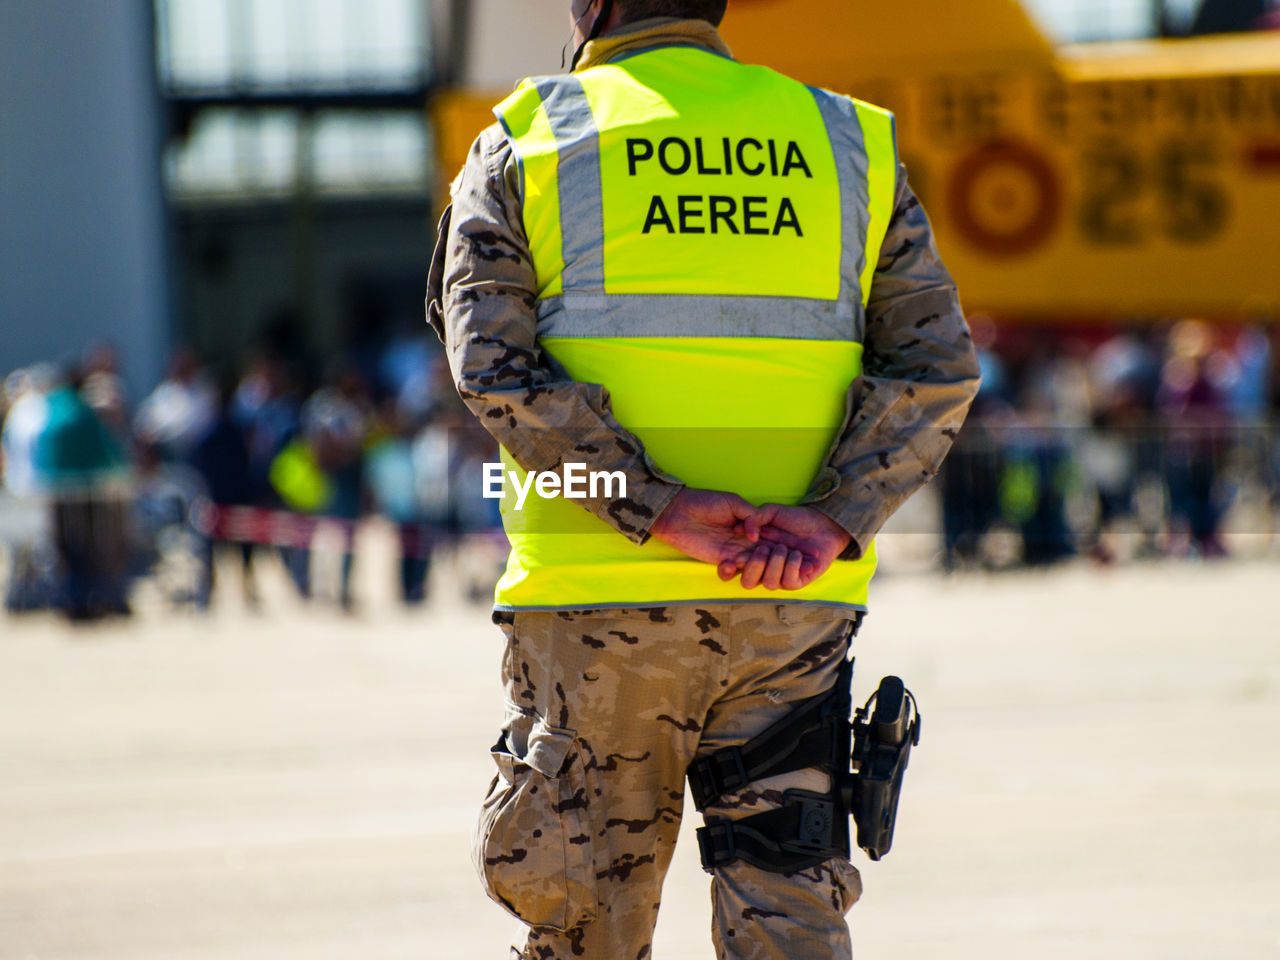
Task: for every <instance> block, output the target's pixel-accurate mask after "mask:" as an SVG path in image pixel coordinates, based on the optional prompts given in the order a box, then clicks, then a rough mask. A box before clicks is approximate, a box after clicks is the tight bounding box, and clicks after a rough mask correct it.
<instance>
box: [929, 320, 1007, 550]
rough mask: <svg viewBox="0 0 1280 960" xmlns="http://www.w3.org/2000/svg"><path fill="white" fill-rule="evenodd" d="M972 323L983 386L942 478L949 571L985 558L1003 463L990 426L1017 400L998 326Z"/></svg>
mask: <svg viewBox="0 0 1280 960" xmlns="http://www.w3.org/2000/svg"><path fill="white" fill-rule="evenodd" d="M969 324H970V330H971V335H972V337H973V345H974V349H975V351H976V353H977V359H978V366H979V369H980V370H981V371H982V382H981V385H980V386H979V387H978V395H977V397H976V398H975V399H974V401H973V406H972V407H970V409H969V417H968V419H966V420H965V422H964V425H963V426H962V427H961V428H960V431H959V433H958V435H957V436H956V441H955V444H954V445H953V446H952V448H951V453H950V454H949V455H948V456H947V459H946V460H944V461H943V462H942V469H941V470H940V471H939V475H938V483H939V487H940V489H941V496H942V567H943V569H944V570H954V569H956V568H957V567H959V566H961V565H962V564H967V563H973V562H977V561H979V560H980V559H982V554H981V545H982V538H983V535H984V534H985V533H986V532H987V531H988V530H989V529H990V527H991V525H992V523H994V522H995V521H996V520H997V519H998V518H999V516H1000V505H999V501H998V497H997V491H998V489H999V486H1000V460H999V453H998V450H997V447H996V439H995V437H994V436H993V434H992V429H991V427H992V424H993V423H995V422H998V421H999V419H1000V418H1001V416H1002V415H1003V412H1004V411H1005V410H1007V409H1008V407H1009V402H1010V400H1011V398H1012V393H1011V390H1012V386H1011V383H1010V378H1009V374H1008V372H1007V369H1006V366H1005V363H1004V361H1003V360H1002V359H1001V358H1000V355H999V353H998V352H997V351H996V337H997V332H996V325H995V321H993V320H992V319H991V318H990V317H988V316H984V315H982V314H978V315H975V316H973V317H970V318H969Z"/></svg>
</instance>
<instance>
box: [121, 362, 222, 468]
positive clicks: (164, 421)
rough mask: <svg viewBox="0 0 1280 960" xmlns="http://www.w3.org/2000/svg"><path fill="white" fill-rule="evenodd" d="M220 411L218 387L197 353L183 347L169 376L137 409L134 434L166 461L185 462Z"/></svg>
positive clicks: (172, 365)
mask: <svg viewBox="0 0 1280 960" xmlns="http://www.w3.org/2000/svg"><path fill="white" fill-rule="evenodd" d="M217 410H218V388H217V385H216V384H215V383H214V381H213V379H212V378H211V377H210V376H209V375H208V374H207V373H206V372H205V370H204V368H203V367H202V366H201V365H200V361H199V359H198V358H197V357H196V355H195V352H194V351H192V350H191V349H189V348H187V347H183V348H181V349H179V350H178V351H177V352H176V353H175V354H174V356H173V359H172V360H171V361H170V363H169V373H168V375H167V376H166V377H165V378H164V379H163V380H162V381H160V383H159V384H157V385H156V388H155V389H154V390H152V391H151V393H150V394H149V395H148V396H147V398H146V399H145V400H143V401H142V403H141V404H140V405H139V406H138V412H137V414H136V415H135V416H134V421H133V429H134V433H135V434H137V437H138V439H139V440H141V441H143V442H145V443H150V444H154V445H155V446H156V447H158V448H159V449H160V450H161V451H162V452H163V455H164V456H165V457H166V458H167V459H173V460H185V459H186V458H187V456H188V455H189V454H190V452H191V447H192V445H194V444H195V442H196V440H197V439H198V438H199V437H200V436H201V435H202V434H203V433H204V432H205V431H206V430H208V429H209V424H210V423H212V422H213V419H214V417H215V416H216V414H217Z"/></svg>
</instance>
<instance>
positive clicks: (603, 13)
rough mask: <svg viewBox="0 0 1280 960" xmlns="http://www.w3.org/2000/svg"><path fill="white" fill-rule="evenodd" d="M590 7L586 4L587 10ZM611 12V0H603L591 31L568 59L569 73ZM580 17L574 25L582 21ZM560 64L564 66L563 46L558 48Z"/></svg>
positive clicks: (602, 27) (584, 11)
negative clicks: (570, 58)
mask: <svg viewBox="0 0 1280 960" xmlns="http://www.w3.org/2000/svg"><path fill="white" fill-rule="evenodd" d="M590 9H591V6H590V5H589V4H588V6H587V10H590ZM587 10H583V11H582V17H585V16H586V15H587ZM612 12H613V0H604V2H603V3H602V4H601V5H600V13H599V14H598V15H597V16H596V19H595V22H594V23H592V24H591V32H590V33H588V34H587V39H585V40H583V41H582V43H581V44H579V46H578V49H577V50H575V51H573V59H572V60H571V61H569V72H570V73H573V71H574V70H576V69H577V68H578V61H579V60H581V59H582V51H583V50H585V49H586V48H587V44H588V43H590V42H591V41H592V40H594V39H595V38H596V37H598V36H600V32H601V31H602V30H604V25H605V23H606V22H607V21H608V20H609V14H610V13H612ZM582 17H579V18H578V19H577V21H576V22H575V23H574V26H575V27H576V26H577V25H578V23H581V22H582ZM567 46H568V44H565V47H567ZM560 66H562V67H563V66H564V48H561V50H560Z"/></svg>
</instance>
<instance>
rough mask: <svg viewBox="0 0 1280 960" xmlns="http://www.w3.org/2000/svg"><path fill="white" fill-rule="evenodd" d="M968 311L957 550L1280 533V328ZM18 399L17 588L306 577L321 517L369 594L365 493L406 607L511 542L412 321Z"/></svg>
mask: <svg viewBox="0 0 1280 960" xmlns="http://www.w3.org/2000/svg"><path fill="white" fill-rule="evenodd" d="M972 326H973V334H974V340H975V343H976V344H977V346H978V349H979V355H980V358H981V363H982V369H983V385H982V391H981V393H980V395H979V397H978V400H977V402H976V404H975V406H974V408H973V412H972V414H971V416H970V418H969V421H968V422H967V423H966V424H965V427H964V428H963V430H962V431H961V432H960V435H959V437H958V438H957V440H956V444H955V447H954V450H953V452H952V455H951V457H950V458H949V459H948V460H947V462H946V464H945V465H944V468H943V472H942V475H941V477H940V479H939V482H938V484H937V485H936V489H937V493H938V495H939V499H940V501H941V505H942V528H943V529H942V543H941V553H942V557H943V565H944V567H946V568H953V567H955V566H958V565H967V564H976V565H982V566H984V567H997V568H998V567H1002V566H1010V565H1021V564H1045V563H1052V562H1054V561H1058V560H1061V559H1064V558H1067V557H1071V556H1075V555H1089V556H1092V557H1093V558H1095V559H1097V560H1099V561H1102V562H1112V561H1114V560H1116V559H1118V558H1122V557H1125V556H1144V555H1146V556H1169V555H1173V556H1198V557H1205V558H1213V557H1221V556H1224V555H1225V554H1227V553H1228V550H1229V544H1228V541H1227V539H1226V538H1224V536H1223V534H1224V525H1229V518H1230V517H1232V516H1239V517H1241V518H1242V519H1240V520H1239V521H1238V522H1239V523H1240V524H1242V525H1247V528H1248V529H1249V530H1251V531H1262V530H1270V531H1271V532H1272V533H1273V535H1274V534H1276V533H1277V531H1276V529H1275V528H1276V526H1277V517H1280V436H1278V435H1277V429H1278V428H1280V417H1277V416H1276V413H1277V410H1278V409H1280V403H1278V400H1280V396H1278V394H1277V389H1278V387H1280V377H1277V376H1276V361H1277V350H1276V348H1275V344H1274V342H1273V336H1274V333H1273V332H1272V331H1269V330H1267V329H1264V328H1262V327H1260V326H1246V327H1239V328H1226V327H1222V326H1210V325H1208V324H1206V323H1203V322H1200V321H1195V320H1183V321H1179V322H1176V323H1155V322H1148V323H1144V324H1135V325H1134V326H1132V327H1130V328H1127V329H1123V330H1119V331H1117V330H1116V329H1115V328H1114V327H1112V328H1107V329H1101V330H1098V331H1096V332H1090V331H1088V330H1081V329H1079V328H1075V329H1071V330H1066V329H1064V330H1056V329H1054V328H1035V327H1028V326H1025V325H1018V326H1015V325H1008V324H1006V325H1003V326H1000V327H997V325H996V324H995V323H993V322H992V321H990V320H988V319H987V318H984V317H974V318H972ZM2 401H3V402H0V415H2V416H3V433H2V434H0V437H2V440H3V447H2V450H3V460H2V461H0V466H2V469H3V474H2V477H3V487H4V490H6V491H7V502H8V504H9V509H8V512H7V514H6V513H5V511H3V510H0V545H3V544H4V543H5V542H6V541H7V542H8V547H9V549H8V554H9V562H8V567H9V570H8V577H7V596H6V606H7V608H8V609H9V610H10V611H22V610H30V609H47V608H50V607H54V608H58V609H61V610H64V611H65V612H66V613H67V614H68V615H69V616H71V617H73V618H76V619H94V618H97V617H102V616H108V615H127V614H128V613H129V609H130V608H129V599H128V598H129V588H130V585H131V584H132V583H133V582H134V581H135V580H136V579H137V578H138V577H139V576H141V575H144V574H152V575H155V576H156V577H157V578H159V579H162V580H165V581H166V589H167V591H168V593H169V595H171V596H172V597H173V598H175V599H179V600H183V601H186V602H190V603H192V604H194V605H196V606H197V607H207V606H208V605H209V603H210V599H211V597H212V594H213V591H214V587H215V576H214V572H215V570H216V569H217V568H218V566H224V567H226V566H236V567H238V568H239V570H240V578H241V579H240V587H241V590H242V592H243V596H244V599H245V601H246V602H247V603H248V604H250V605H254V604H256V603H257V602H258V591H257V588H256V585H255V573H254V564H255V558H256V557H258V556H261V555H263V554H264V553H265V554H267V555H270V556H274V557H278V558H279V559H280V561H281V562H282V563H283V565H284V567H285V569H286V570H287V571H288V574H289V579H290V580H291V582H292V583H293V585H294V586H295V587H296V589H297V592H298V593H299V594H300V595H301V596H303V597H308V598H309V597H311V595H312V594H313V592H314V591H313V562H312V561H313V556H314V552H315V551H314V550H313V545H314V537H315V536H316V533H317V530H318V529H328V530H329V531H330V532H331V533H332V534H333V536H331V538H330V539H331V540H332V541H334V542H336V544H337V546H336V548H335V550H334V551H333V552H334V553H336V555H337V557H338V558H339V562H338V564H337V567H338V569H337V572H336V576H335V578H334V579H335V580H336V586H335V587H334V588H333V589H332V590H331V591H330V593H331V594H332V598H333V599H334V600H335V601H336V602H337V603H338V604H339V605H340V606H342V607H343V608H344V609H348V610H349V609H351V608H352V607H353V605H354V604H355V602H356V601H355V597H354V590H353V569H354V564H355V558H356V550H355V538H356V531H357V528H358V524H359V521H360V520H361V519H362V518H363V517H365V516H367V515H369V514H378V515H381V516H382V517H384V518H385V519H386V520H387V521H389V522H390V523H391V524H392V525H394V529H395V531H396V540H397V543H398V546H399V557H398V564H399V585H398V587H399V593H400V596H401V598H402V599H403V601H404V602H405V603H406V604H410V605H412V604H418V603H421V602H422V600H423V599H424V597H425V596H426V593H427V585H428V580H429V575H430V570H431V566H432V556H433V554H434V553H437V552H438V551H439V549H440V548H441V547H452V546H456V545H457V544H458V543H460V542H461V541H463V540H466V541H467V543H468V550H467V551H466V553H468V554H470V555H475V556H478V557H479V560H478V561H477V564H478V570H479V571H480V572H478V573H476V574H475V575H474V576H473V577H472V580H471V583H470V586H469V587H468V588H467V589H469V591H470V593H471V596H472V599H473V600H477V601H478V600H481V599H483V598H485V597H486V596H487V594H488V592H489V589H490V588H491V587H492V582H493V578H494V577H495V576H496V575H497V571H498V569H499V568H500V566H501V564H502V561H503V559H504V557H505V549H506V547H505V540H504V539H503V538H502V536H501V527H500V517H499V515H498V511H497V501H496V500H492V499H485V498H484V497H483V495H482V494H483V484H482V483H481V480H480V478H481V472H482V471H481V465H482V464H483V463H484V462H487V461H493V460H496V459H497V450H496V448H495V447H494V446H493V444H492V441H491V440H490V439H489V437H488V435H487V434H486V433H485V432H484V431H483V430H482V429H480V428H478V427H477V426H475V425H474V422H473V421H472V419H471V417H470V415H469V414H468V413H467V412H466V410H465V408H464V407H463V406H462V405H461V403H460V401H459V400H458V398H457V395H456V393H455V392H454V388H453V385H452V383H451V380H450V377H449V371H448V367H447V364H446V363H445V361H444V357H443V354H442V353H441V351H440V348H439V346H438V345H436V344H435V343H434V342H433V341H429V340H428V338H427V337H426V336H425V335H421V334H419V333H418V332H417V331H416V330H410V329H406V330H405V331H404V332H403V333H402V334H400V335H398V336H395V337H393V338H391V339H390V340H389V342H386V343H384V344H382V345H381V347H380V348H379V349H377V350H374V351H371V352H366V353H365V354H363V355H362V356H361V358H360V359H354V358H344V359H339V360H336V361H334V362H333V363H332V364H331V365H330V367H329V369H328V370H326V371H325V372H324V373H323V375H322V376H319V377H317V378H314V382H312V383H311V384H310V385H309V386H308V385H307V384H306V379H305V376H304V373H303V371H300V370H299V369H297V368H296V367H295V366H294V365H293V363H292V362H291V360H290V356H289V353H288V352H287V351H281V350H273V349H270V348H263V349H260V350H258V351H256V352H255V353H254V354H253V355H252V356H251V357H250V358H249V359H248V360H247V362H246V363H245V364H244V366H243V368H242V369H241V370H239V371H237V372H236V373H235V375H233V376H231V377H226V378H222V379H219V378H218V377H216V376H215V375H214V374H213V373H211V372H210V371H209V370H208V369H206V368H205V367H204V366H203V365H202V363H201V361H200V360H199V358H198V357H197V356H196V355H195V354H194V353H193V352H192V351H190V350H185V349H184V350H179V351H178V352H177V353H176V355H175V356H174V357H173V358H172V362H171V363H170V366H169V369H168V373H167V374H166V376H165V377H164V379H163V380H162V381H161V382H160V383H159V384H158V385H157V386H156V387H155V388H154V389H153V390H152V391H151V392H150V393H149V394H148V395H146V396H145V397H143V398H141V399H140V400H139V401H138V402H137V403H136V405H134V404H131V402H130V398H129V397H128V396H127V390H126V388H125V384H124V381H123V379H122V378H121V376H120V373H119V365H118V358H117V357H116V354H115V352H114V351H113V350H112V349H111V348H110V347H108V346H102V345H99V346H95V347H93V348H92V349H90V350H89V351H88V352H87V353H86V354H85V356H84V357H83V358H81V360H80V362H79V363H77V364H74V365H68V366H66V367H64V368H62V369H55V368H53V367H51V366H36V367H31V368H27V369H23V370H18V371H15V372H13V373H11V374H10V375H9V376H8V377H7V378H6V379H5V381H4V394H3V398H2ZM34 504H40V505H41V507H40V509H34V508H33V505H34ZM15 505H16V506H15ZM3 506H4V503H3V502H0V507H3ZM1233 511H1234V513H1233ZM6 517H7V518H8V519H7V520H6ZM15 517H16V518H17V520H18V521H25V525H24V523H23V522H18V523H17V526H16V528H15V523H14V520H15ZM37 520H38V521H39V522H36V521H37ZM15 530H16V531H17V532H15ZM219 556H226V557H227V559H226V560H225V561H221V562H218V561H217V560H216V558H218V557H219ZM175 558H176V559H177V561H178V562H176V563H175ZM166 578H167V580H166Z"/></svg>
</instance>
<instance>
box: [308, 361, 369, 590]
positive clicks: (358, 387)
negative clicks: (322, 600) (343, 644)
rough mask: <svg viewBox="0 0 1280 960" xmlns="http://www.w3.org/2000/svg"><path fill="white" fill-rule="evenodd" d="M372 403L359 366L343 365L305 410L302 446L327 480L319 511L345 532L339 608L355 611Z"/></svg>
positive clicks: (330, 377)
mask: <svg viewBox="0 0 1280 960" xmlns="http://www.w3.org/2000/svg"><path fill="white" fill-rule="evenodd" d="M372 416H373V404H372V401H371V400H370V397H369V391H368V388H367V387H366V385H365V383H364V380H363V378H362V377H361V376H360V373H359V371H358V370H357V369H356V368H355V366H354V365H353V364H351V363H349V362H347V361H341V362H339V363H338V364H337V365H336V366H335V369H334V371H333V372H331V373H330V376H329V378H328V383H327V384H326V385H325V386H323V387H321V388H320V389H319V390H317V391H316V392H315V393H314V394H312V396H311V397H310V398H309V399H308V400H307V402H306V403H304V404H303V406H302V413H301V427H302V437H303V441H304V442H305V443H306V444H307V445H308V446H309V447H310V451H311V455H312V457H313V459H314V461H315V463H316V465H317V466H318V467H319V468H320V470H322V471H323V472H324V474H325V475H326V477H327V479H328V496H327V498H326V502H325V503H324V504H323V505H322V506H320V507H319V509H318V510H317V511H315V512H319V513H322V514H324V515H325V516H328V517H331V518H333V519H335V520H337V521H338V522H339V523H338V526H339V527H340V528H341V532H342V561H341V570H340V573H339V586H338V603H339V605H340V606H341V607H342V609H343V610H345V611H348V612H350V611H351V610H352V609H353V608H354V606H355V600H354V598H353V597H352V594H351V577H352V572H353V570H354V566H355V532H356V529H355V528H356V521H357V520H359V518H360V513H361V507H362V498H363V493H364V469H363V468H364V447H365V441H366V439H367V437H368V433H369V427H370V422H371V420H372Z"/></svg>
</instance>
